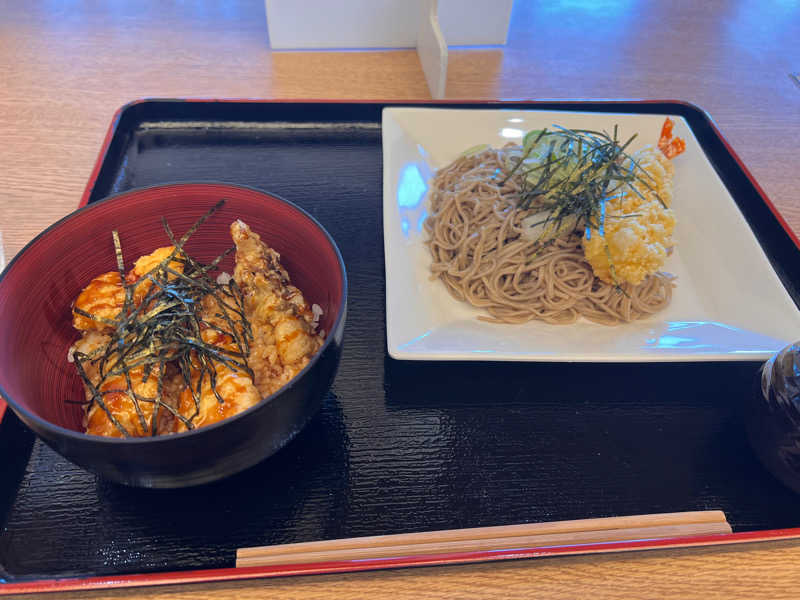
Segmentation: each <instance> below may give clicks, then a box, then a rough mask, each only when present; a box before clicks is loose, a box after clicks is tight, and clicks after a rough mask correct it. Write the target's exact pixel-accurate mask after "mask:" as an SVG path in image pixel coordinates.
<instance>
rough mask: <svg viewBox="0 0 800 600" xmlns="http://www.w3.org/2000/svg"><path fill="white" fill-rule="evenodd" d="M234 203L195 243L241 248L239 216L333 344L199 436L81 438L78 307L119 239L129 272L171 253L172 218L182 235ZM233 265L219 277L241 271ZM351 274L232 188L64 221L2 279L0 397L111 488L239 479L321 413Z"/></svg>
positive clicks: (205, 253)
mask: <svg viewBox="0 0 800 600" xmlns="http://www.w3.org/2000/svg"><path fill="white" fill-rule="evenodd" d="M221 199H224V200H225V204H224V205H223V206H222V207H221V208H220V209H219V210H218V211H217V212H216V213H214V214H213V215H212V217H211V218H210V219H209V220H208V221H207V222H206V223H205V224H204V225H203V226H202V227H200V229H199V230H198V231H197V232H196V233H195V234H194V235H192V237H191V238H190V239H189V241H188V242H187V244H186V250H187V251H188V253H189V254H190V255H192V256H194V257H195V258H197V259H198V260H200V261H210V260H212V259H213V258H215V257H216V256H218V255H219V254H221V253H222V252H223V251H224V250H225V249H227V248H229V247H230V246H231V245H232V241H231V238H230V234H229V229H228V228H229V226H230V223H231V222H233V221H234V220H236V219H241V220H243V221H244V222H245V223H247V224H248V225H249V226H250V227H251V229H252V230H253V231H255V232H256V233H258V234H260V235H261V236H262V239H263V240H264V241H265V242H266V243H267V244H269V245H270V246H272V247H273V248H275V249H276V250H277V251H278V252H279V253H280V255H281V262H282V263H283V265H284V267H285V268H286V270H287V271H288V272H289V274H290V277H291V278H292V283H293V284H295V285H296V286H297V287H298V288H300V290H302V291H303V294H304V296H305V298H306V300H307V301H308V302H309V303H315V304H318V305H319V306H320V307H321V308H322V310H323V314H322V317H321V319H320V325H319V327H320V329H321V330H324V331H325V332H327V333H326V340H325V343H324V345H323V346H322V348H321V349H320V351H319V352H318V353H317V354H316V356H314V358H313V359H312V360H311V361H310V363H309V364H308V365H307V366H306V367H305V368H304V369H303V370H302V371H301V372H300V373H299V374H298V375H297V376H296V377H295V378H294V379H293V380H292V381H291V382H290V383H288V384H287V385H286V386H284V387H283V388H282V389H281V390H279V391H278V392H276V393H274V394H272V395H271V396H269V397H267V398H263V399H262V401H261V402H260V403H259V404H258V405H256V406H254V407H252V408H250V409H248V410H246V411H244V412H242V413H239V414H237V415H235V416H233V417H230V418H228V419H226V420H224V421H221V422H219V423H217V424H214V425H210V426H207V427H203V428H199V429H197V430H194V431H190V432H186V433H180V434H173V435H164V436H158V437H148V438H127V439H112V438H104V437H98V436H93V435H87V434H85V433H83V432H82V430H81V426H82V419H83V408H82V407H81V405H80V404H79V403H77V402H80V401H81V400H83V399H84V392H83V389H82V384H81V381H80V379H79V376H78V374H77V373H76V371H75V367H74V365H72V364H70V363H69V362H68V360H67V354H68V350H69V347H70V345H71V344H72V343H73V342H74V341H75V340H76V339H77V337H78V334H77V332H76V331H75V330H74V329H73V328H72V321H71V316H72V315H71V310H70V307H71V303H72V302H73V300H74V299H75V297H76V296H77V295H78V293H79V292H80V291H81V289H82V288H83V287H84V286H86V284H87V283H88V282H89V281H90V280H91V279H92V278H93V277H95V276H97V275H99V274H100V273H105V272H108V271H112V270H115V269H116V262H115V255H114V246H113V241H112V237H111V232H112V230H117V231H119V235H120V239H121V242H122V249H123V252H124V255H125V260H126V267H129V266H130V265H131V264H132V261H133V260H135V259H136V258H137V257H139V256H141V255H143V254H147V253H149V252H151V251H152V250H153V249H155V248H157V247H160V246H166V245H169V243H170V242H169V238H168V237H167V235H166V233H165V231H164V228H163V226H162V222H161V219H162V217H163V218H165V219H166V220H167V222H168V223H169V225H170V227H171V228H172V230H173V232H175V233H176V235H182V234H183V233H184V232H185V231H187V229H188V228H189V227H190V226H191V225H192V224H193V223H194V222H195V221H196V220H197V219H198V218H199V217H200V216H201V215H203V214H204V213H206V212H207V211H208V210H209V208H211V207H212V206H213V205H214V204H216V203H217V202H218V201H219V200H221ZM233 261H234V258H233V256H229V257H228V258H227V259H226V260H225V261H224V262H223V263H222V264H221V265H220V267H221V269H222V270H224V271H227V272H228V273H232V272H233ZM346 303H347V276H346V273H345V267H344V263H343V261H342V257H341V254H340V253H339V250H338V248H337V247H336V244H335V242H334V241H333V239H332V238H331V236H330V235H329V234H328V233H327V232H326V231H325V230H324V229H323V228H322V226H321V225H320V224H319V223H318V222H317V221H316V220H314V219H313V218H312V217H311V216H310V215H309V214H308V213H306V212H305V211H303V210H302V209H300V208H298V207H297V206H295V205H293V204H291V203H290V202H287V201H285V200H282V199H280V198H277V197H275V196H271V195H269V194H265V193H263V192H260V191H258V190H255V189H252V188H247V187H239V186H230V185H222V184H206V183H203V184H176V185H166V186H158V187H151V188H145V189H138V190H133V191H130V192H127V193H123V194H119V195H117V196H113V197H110V198H107V199H105V200H102V201H100V202H98V203H96V204H92V205H90V206H87V207H85V208H82V209H80V210H77V211H76V212H74V213H72V214H70V215H68V216H67V217H65V218H64V219H62V220H60V221H58V222H57V223H55V224H54V225H52V226H51V227H49V228H48V229H47V230H45V231H44V232H43V233H41V234H40V235H39V236H38V237H37V238H35V239H34V240H33V241H32V242H31V243H30V244H28V245H27V246H26V247H25V248H24V249H23V250H22V251H21V252H20V253H19V254H18V255H17V256H16V257H15V258H14V260H13V261H12V262H11V263H10V264H9V265H8V267H7V268H6V270H5V271H4V272H3V273H2V275H0V394H2V396H3V398H5V399H6V401H7V402H8V405H9V407H10V408H11V409H12V410H13V411H14V412H15V413H16V414H17V416H18V417H19V418H20V419H21V420H22V421H23V422H24V423H25V424H26V425H27V426H28V427H30V428H31V429H32V430H33V431H35V432H36V434H38V435H39V437H41V438H42V440H44V441H45V442H46V443H47V444H48V445H50V446H51V447H52V448H54V449H55V450H56V451H57V452H59V453H61V454H62V455H63V456H65V457H66V458H67V459H69V460H70V461H72V462H74V463H75V464H77V465H80V466H81V467H83V468H85V469H87V470H89V471H92V472H94V473H97V474H98V475H100V476H102V477H105V478H107V479H110V480H113V481H116V482H119V483H124V484H128V485H135V486H143V487H164V488H165V487H182V486H189V485H197V484H201V483H206V482H209V481H213V480H216V479H221V478H222V477H225V476H228V475H232V474H233V473H236V472H238V471H241V470H243V469H246V468H248V467H250V466H252V465H254V464H256V463H258V462H259V461H261V460H263V459H264V458H266V457H268V456H270V455H271V454H273V453H275V452H276V451H277V450H279V449H280V448H281V447H282V446H284V445H285V444H286V443H287V442H288V441H289V440H291V439H292V438H293V437H294V436H295V435H296V434H297V433H298V432H299V431H300V430H301V429H302V428H303V426H304V425H305V424H306V423H307V422H308V421H309V419H311V417H312V416H313V415H314V413H315V412H316V411H317V410H318V409H319V407H320V405H321V403H322V400H323V398H324V396H325V394H326V392H327V390H328V388H329V387H330V385H331V383H332V382H333V378H334V376H335V374H336V369H337V367H338V364H339V357H340V354H341V347H342V334H343V331H344V323H345V313H346Z"/></svg>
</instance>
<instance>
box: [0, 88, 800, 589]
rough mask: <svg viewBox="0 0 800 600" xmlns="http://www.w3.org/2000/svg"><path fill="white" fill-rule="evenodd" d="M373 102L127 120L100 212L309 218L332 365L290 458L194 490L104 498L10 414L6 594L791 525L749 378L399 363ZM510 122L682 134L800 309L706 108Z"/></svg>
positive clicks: (768, 222) (763, 210)
mask: <svg viewBox="0 0 800 600" xmlns="http://www.w3.org/2000/svg"><path fill="white" fill-rule="evenodd" d="M405 105H407V104H405ZM383 106H385V105H384V104H378V103H374V104H373V103H320V104H314V103H308V104H302V103H300V104H298V103H258V102H187V101H177V100H176V101H145V102H140V103H135V104H132V105H130V106H128V107H126V108H125V109H124V110H122V111H121V112H120V114H119V116H118V121H117V122H116V125H115V129H114V132H113V136H112V138H111V139H110V143H109V144H108V146H107V149H106V152H105V155H104V157H103V162H102V167H101V169H100V170H99V172H98V173H97V174H96V175H97V176H96V179H95V180H94V181H93V182H92V183H91V184H90V188H89V190H90V194H89V196H88V201H90V202H91V201H96V200H98V199H101V198H103V197H106V196H108V195H110V194H114V193H117V192H122V191H126V190H129V189H132V188H135V187H141V186H149V185H154V184H161V183H171V182H178V181H222V182H230V183H238V184H246V185H250V186H254V187H257V188H260V189H263V190H265V191H268V192H272V193H275V194H277V195H280V196H282V197H284V198H286V199H288V200H290V201H292V202H295V203H297V204H299V205H300V206H302V207H303V208H305V209H306V210H308V211H309V212H310V213H311V214H312V215H313V216H314V217H316V218H317V219H318V220H319V221H320V222H321V223H322V224H323V225H324V226H325V227H326V228H327V229H328V231H329V232H330V233H331V235H332V236H333V237H334V239H335V240H336V241H337V243H338V244H339V247H340V249H341V251H342V255H343V257H344V260H345V263H346V265H347V271H348V276H349V283H350V295H349V296H350V300H349V309H348V319H347V327H346V330H345V339H344V352H343V355H342V361H341V367H340V369H339V373H338V376H337V378H336V381H335V383H334V385H333V387H332V390H331V393H330V394H329V396H328V398H327V399H326V401H325V403H324V406H323V408H322V410H321V411H320V413H319V414H318V415H317V416H316V417H315V418H314V419H313V421H312V422H311V423H310V424H309V426H308V427H307V428H306V429H305V430H304V431H302V432H301V433H300V434H299V435H298V436H297V438H296V439H295V440H294V441H292V442H291V443H290V444H289V445H288V446H287V447H285V448H284V449H283V450H281V451H280V452H279V453H278V454H276V455H275V456H274V457H272V458H270V459H268V460H266V461H265V462H263V463H261V464H260V465H258V466H256V467H254V468H252V469H250V470H249V471H247V472H244V473H241V474H239V475H237V476H235V477H232V478H230V479H228V480H225V481H221V482H218V483H214V484H211V485H206V486H202V487H198V488H192V489H184V490H169V491H167V490H147V489H131V488H126V487H122V486H119V485H114V484H110V483H107V482H105V481H102V480H98V479H97V478H96V477H95V476H93V475H90V474H88V473H86V472H84V471H82V470H81V469H79V468H77V467H75V466H73V465H72V464H70V463H68V462H66V461H65V460H64V459H62V458H60V457H59V456H58V455H57V454H56V453H54V452H53V451H52V450H50V449H49V448H48V447H47V446H45V445H43V444H42V443H41V442H39V441H38V440H35V439H34V438H33V435H32V434H31V433H30V432H29V431H28V430H27V429H25V427H24V426H23V425H21V423H20V422H19V421H18V420H17V418H16V417H15V416H14V415H13V414H11V412H10V411H9V412H8V414H7V415H6V417H5V419H4V420H3V422H2V424H0V457H1V458H0V461H2V462H0V579H4V580H6V581H24V580H32V579H40V578H52V577H70V576H89V575H103V574H115V573H143V572H155V571H174V570H183V569H207V568H222V567H231V566H233V564H234V555H235V551H236V549H237V548H239V547H245V546H258V545H264V544H277V543H287V542H299V541H307V540H319V539H330V538H340V537H350V536H360V535H372V534H384V533H399V532H410V531H422V530H434V529H449V528H459V527H474V526H485V525H501V524H510V523H520V522H529V521H551V520H559V519H573V518H584V517H603V516H612V515H626V514H642V513H657V512H669V511H685V510H702V509H721V510H723V511H725V513H726V514H727V516H728V519H729V521H730V523H731V525H732V526H733V528H734V531H748V530H761V529H774V528H784V527H797V526H800V510H798V499H797V497H796V496H795V495H794V494H793V493H791V492H790V491H788V490H787V489H786V488H784V487H783V486H782V485H780V484H779V483H777V482H776V481H775V480H774V479H773V478H772V477H771V476H770V475H769V474H768V473H767V472H766V471H765V470H764V469H763V468H762V467H761V466H760V464H759V463H758V462H757V460H756V458H755V456H754V454H753V453H752V451H751V450H750V448H749V446H748V444H747V441H746V438H745V434H744V430H743V424H742V421H741V417H740V416H739V404H740V402H741V400H742V399H743V398H745V397H746V396H747V394H750V393H751V390H752V385H753V380H754V377H755V375H756V371H757V369H758V367H759V364H758V363H753V362H731V363H667V364H569V363H565V364H536V363H491V362H486V363H474V362H471V363H468V364H465V363H457V362H401V361H395V360H392V359H391V358H389V357H388V355H387V353H386V329H385V298H384V293H385V279H384V257H383V237H382V219H381V214H382V208H381V207H382V163H381V129H380V116H381V110H382V108H383ZM445 106H446V105H445ZM458 106H459V107H461V108H464V107H475V108H478V107H480V108H485V107H486V106H487V104H479V105H478V104H475V105H470V104H460V105H458ZM488 106H496V105H494V104H490V105H488ZM505 106H508V107H511V108H531V109H536V108H541V109H543V110H554V109H558V110H581V111H609V112H612V111H613V112H647V113H667V114H674V115H681V116H683V117H685V118H686V119H687V121H688V122H689V124H690V125H691V126H692V129H693V131H694V133H695V135H696V136H697V137H698V139H699V141H700V143H701V145H702V146H703V148H704V150H705V151H706V153H707V154H708V156H709V158H710V159H711V161H712V163H713V164H714V166H715V168H716V169H717V172H718V173H719V174H720V176H721V177H722V178H723V181H724V182H725V184H726V185H727V186H728V188H729V189H730V190H731V192H732V195H733V196H734V198H735V199H736V201H737V202H738V203H739V205H740V207H741V209H742V211H743V213H744V214H745V216H746V218H747V219H748V221H749V222H750V224H751V227H753V229H754V231H755V232H756V234H757V237H758V238H759V240H760V242H761V244H762V246H763V247H764V248H765V251H766V252H767V254H768V255H769V257H770V260H771V261H772V263H773V265H775V267H776V270H777V271H778V272H779V274H780V276H781V278H782V280H783V281H784V284H785V285H786V286H787V289H788V290H789V291H790V293H791V294H792V296H793V297H794V298H795V301H797V298H798V294H797V290H796V285H797V284H798V282H800V256H799V254H800V253H799V252H798V249H797V247H796V246H795V245H794V243H793V242H792V240H791V239H790V237H789V236H788V234H787V233H786V232H785V231H784V230H783V228H782V227H781V225H780V223H779V222H778V221H777V220H776V219H775V217H774V215H773V214H772V213H771V211H770V210H769V208H768V207H767V205H766V204H765V203H764V202H763V200H762V199H761V197H760V196H759V195H758V193H757V191H756V189H755V188H754V186H753V183H752V182H751V181H750V180H749V179H748V177H747V176H746V174H745V173H744V172H743V171H742V169H741V168H740V166H739V165H738V164H737V162H736V160H735V159H734V158H733V157H732V156H731V154H730V153H729V151H728V150H727V148H726V146H725V144H724V142H723V141H722V140H721V139H720V138H719V137H718V136H717V134H716V132H715V130H714V128H713V127H712V125H711V124H710V122H709V121H708V119H707V117H706V116H705V114H704V113H702V111H699V110H698V109H696V108H694V107H692V106H690V105H686V104H682V103H669V102H661V103H636V102H631V103H617V104H608V103H553V102H551V103H541V104H534V105H530V104H521V103H510V104H506V105H505ZM787 265H788V266H787Z"/></svg>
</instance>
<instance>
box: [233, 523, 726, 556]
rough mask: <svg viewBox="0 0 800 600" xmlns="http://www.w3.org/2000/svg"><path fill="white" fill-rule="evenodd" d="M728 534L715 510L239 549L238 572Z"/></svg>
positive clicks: (724, 524) (237, 553)
mask: <svg viewBox="0 0 800 600" xmlns="http://www.w3.org/2000/svg"><path fill="white" fill-rule="evenodd" d="M725 533H731V527H730V525H729V524H728V522H727V520H726V518H725V514H724V513H723V512H722V511H718V510H709V511H694V512H680V513H662V514H651V515H636V516H625V517H606V518H599V519H579V520H574V521H554V522H548V523H525V524H520V525H502V526H499V527H477V528H470V529H449V530H443V531H426V532H421V533H402V534H396V535H377V536H369V537H359V538H346V539H339V540H326V541H319V542H301V543H297V544H282V545H277V546H261V547H255V548H240V549H239V550H238V551H237V552H236V566H237V567H255V566H273V565H289V564H309V563H319V562H331V561H347V560H364V559H370V558H393V557H407V556H423V555H433V554H444V553H454V552H480V551H493V550H508V549H515V548H535V547H540V546H561V545H573V544H590V543H599V542H612V541H629V540H639V539H661V538H671V537H684V536H694V535H714V534H725Z"/></svg>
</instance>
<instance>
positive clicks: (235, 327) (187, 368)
mask: <svg viewBox="0 0 800 600" xmlns="http://www.w3.org/2000/svg"><path fill="white" fill-rule="evenodd" d="M224 202H225V201H224V200H221V201H219V202H218V203H217V204H216V205H214V206H213V207H212V208H211V209H210V210H209V211H208V212H207V213H206V214H204V215H203V216H202V217H200V219H198V220H197V221H196V222H195V223H194V224H193V225H192V226H191V227H190V228H189V230H188V231H187V232H186V233H184V234H183V236H181V238H180V239H176V238H175V235H174V234H173V232H172V230H171V228H170V227H169V225H168V224H167V222H166V220H165V219H163V218H162V224H163V226H164V231H165V232H166V234H167V237H168V238H169V240H170V242H171V244H172V245H173V246H174V248H175V249H174V250H173V251H172V252H171V253H170V254H169V256H167V257H166V258H164V260H162V261H161V262H160V263H159V264H158V265H157V266H155V267H154V268H153V269H151V270H150V271H149V272H147V273H146V274H144V275H143V276H142V277H140V278H139V279H138V280H137V281H135V282H128V281H126V277H125V262H124V257H123V252H122V244H121V242H120V239H119V234H118V232H117V231H113V232H112V238H113V242H114V253H115V256H116V266H117V270H118V271H119V274H120V279H121V281H122V285H123V287H124V289H125V301H124V304H123V307H122V310H121V311H120V314H119V316H118V317H117V318H116V319H113V320H111V319H107V318H103V317H100V316H98V315H93V314H91V313H88V312H86V311H84V310H81V309H79V308H74V309H73V310H74V312H75V313H77V314H79V315H81V316H84V317H87V318H89V319H93V320H95V321H97V322H100V323H103V324H105V325H108V326H110V327H112V328H113V330H112V332H111V333H110V338H111V339H110V341H109V343H108V344H107V345H106V346H105V348H104V349H102V350H101V351H98V352H94V353H92V354H91V355H88V354H84V353H82V352H74V353H73V358H74V362H75V365H76V367H77V370H78V374H79V375H80V377H81V379H82V380H83V382H84V384H85V385H86V389H87V390H89V395H90V398H89V400H88V401H87V402H85V403H83V404H85V405H87V411H88V409H89V408H91V405H92V404H96V405H97V406H99V407H100V408H101V409H102V410H103V411H104V412H105V413H106V415H107V416H108V418H109V420H110V421H111V423H112V424H113V425H114V427H116V428H117V430H119V432H120V433H121V434H122V435H123V436H124V437H130V436H131V435H132V432H130V431H128V430H127V429H126V428H125V426H124V425H122V423H120V422H119V420H118V419H117V418H115V417H114V415H113V413H112V411H111V410H110V409H109V408H108V406H107V405H106V403H105V402H104V399H103V398H104V396H105V395H107V394H110V393H120V392H122V393H125V394H127V395H128V397H129V398H130V399H131V401H132V403H133V405H134V407H135V410H136V414H137V416H138V421H139V425H140V426H141V431H142V433H149V434H150V435H152V436H154V435H157V434H158V433H159V431H158V421H159V413H160V411H161V409H164V410H166V411H168V412H169V413H170V414H171V415H172V416H173V417H174V418H175V419H178V420H179V421H180V422H181V423H183V425H184V426H185V427H186V428H187V429H193V428H194V424H193V421H194V419H195V418H196V417H197V415H198V414H199V412H200V393H201V390H202V389H203V383H204V381H205V380H206V378H208V381H209V384H210V386H211V389H212V391H213V393H214V395H215V396H216V398H217V401H218V402H219V403H224V399H223V398H222V396H221V395H220V394H219V391H218V390H217V381H216V379H217V371H216V367H217V365H218V364H224V365H225V366H227V367H229V368H230V369H232V370H235V371H241V372H244V373H247V374H248V375H250V376H251V377H252V376H253V371H252V369H251V368H250V366H249V365H248V363H247V357H248V356H249V354H250V346H251V344H252V341H253V333H252V329H251V327H250V323H249V322H248V320H247V318H246V317H245V311H244V295H243V294H242V291H241V290H240V289H239V287H238V286H237V285H236V283H235V282H234V281H233V279H231V280H230V281H229V282H228V283H227V284H219V283H217V282H216V281H215V280H213V279H211V278H210V277H209V275H208V273H209V272H210V271H211V270H213V269H215V268H216V267H217V266H218V265H219V263H220V261H222V260H223V259H224V258H225V257H226V256H228V255H229V254H230V253H231V252H233V251H234V250H235V247H231V248H228V249H227V250H226V251H225V252H223V253H222V254H221V255H219V256H218V257H217V258H215V259H214V260H213V261H211V263H209V264H207V265H203V264H201V263H199V262H198V261H196V260H195V259H194V258H192V257H191V256H189V255H188V254H187V253H186V251H185V250H184V245H185V244H186V242H187V240H189V238H190V237H191V236H192V234H194V233H195V232H196V231H197V229H198V228H199V227H200V226H201V225H202V224H203V223H205V221H207V220H208V218H209V217H211V215H212V214H214V212H216V211H217V210H218V209H219V208H220V207H221V206H222V205H223V204H224ZM176 263H178V264H181V265H182V266H183V269H182V270H178V269H176V268H174V267H173V265H175V264H176ZM145 281H149V282H150V287H149V289H148V290H147V293H146V294H145V295H144V297H143V298H142V301H141V303H139V304H138V305H136V304H135V303H134V294H133V292H134V289H135V288H136V287H137V286H139V285H141V284H143V283H144V282H145ZM207 297H210V298H211V299H213V301H214V303H215V304H216V308H217V310H218V312H216V313H215V314H214V317H217V319H221V320H222V321H224V323H225V325H224V326H221V325H219V324H218V323H211V322H208V321H206V320H205V319H204V318H203V315H202V311H201V302H202V300H203V299H204V298H207ZM204 329H213V330H214V331H216V332H218V333H219V334H221V335H223V336H229V337H230V338H231V339H232V340H233V341H234V344H235V346H236V350H229V349H226V348H222V347H218V346H215V345H213V344H209V343H206V342H204V341H203V338H202V335H201V334H202V331H203V330H204ZM89 363H91V364H93V365H96V368H97V371H98V373H99V376H100V379H99V381H98V382H97V383H96V384H94V383H92V381H91V380H90V379H89V377H88V376H87V374H86V369H85V365H86V364H89ZM170 366H171V367H170ZM138 367H142V378H141V381H142V382H146V381H147V380H148V379H149V378H150V377H156V379H157V393H156V396H155V397H146V396H142V395H140V394H137V393H136V392H135V386H134V383H135V381H133V380H132V374H131V371H132V370H133V369H135V368H138ZM168 367H170V368H172V369H173V370H177V372H180V374H181V376H182V379H183V382H184V383H185V385H186V387H187V388H188V389H189V390H190V392H191V394H192V399H193V402H194V412H193V414H191V415H189V416H185V415H182V414H180V412H179V411H178V409H177V407H173V406H170V404H169V403H166V402H164V401H163V393H164V377H165V375H166V374H167V372H168ZM120 375H122V376H124V379H125V382H126V389H124V390H122V389H113V390H112V389H108V390H103V391H100V388H101V387H102V385H103V383H104V382H105V381H107V380H108V379H109V378H110V377H117V376H120ZM193 376H194V377H193ZM193 378H196V381H197V383H196V385H194V386H193V385H192V380H193ZM142 403H151V404H153V405H154V406H153V410H152V415H151V417H150V424H149V426H148V424H147V419H146V417H145V415H144V412H143V411H142ZM148 430H149V431H148Z"/></svg>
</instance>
